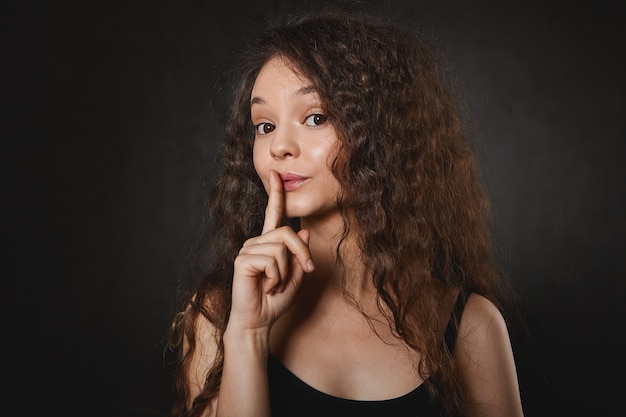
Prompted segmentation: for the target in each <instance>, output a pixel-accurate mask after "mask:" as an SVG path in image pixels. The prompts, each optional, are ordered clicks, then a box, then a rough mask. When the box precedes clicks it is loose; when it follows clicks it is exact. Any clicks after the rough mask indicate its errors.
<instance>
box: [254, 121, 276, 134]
mask: <svg viewBox="0 0 626 417" xmlns="http://www.w3.org/2000/svg"><path fill="white" fill-rule="evenodd" d="M275 128H276V127H275V126H274V125H273V124H271V123H265V122H264V123H259V124H258V125H256V126H254V130H255V132H256V133H257V135H267V134H268V133H271V132H273V131H274V129H275Z"/></svg>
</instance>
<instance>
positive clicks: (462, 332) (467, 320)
mask: <svg viewBox="0 0 626 417" xmlns="http://www.w3.org/2000/svg"><path fill="white" fill-rule="evenodd" d="M459 336H460V338H461V339H462V340H463V339H465V338H467V337H471V339H473V341H474V342H475V343H481V341H482V343H489V341H490V340H491V341H492V342H493V341H496V340H497V339H499V338H502V337H504V338H505V339H506V340H507V341H508V338H509V335H508V330H507V327H506V323H505V321H504V317H503V316H502V313H501V312H500V310H498V308H497V307H496V306H495V304H494V303H493V302H491V301H490V300H489V299H487V298H486V297H483V296H482V295H479V294H471V295H470V296H469V298H468V300H467V304H466V305H465V310H464V311H463V316H462V318H461V323H460V326H459ZM493 339H496V340H493Z"/></svg>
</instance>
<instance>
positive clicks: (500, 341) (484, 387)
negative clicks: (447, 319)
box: [454, 294, 523, 416]
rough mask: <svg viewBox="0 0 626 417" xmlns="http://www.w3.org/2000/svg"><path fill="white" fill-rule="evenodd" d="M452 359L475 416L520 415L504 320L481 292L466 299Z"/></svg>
mask: <svg viewBox="0 0 626 417" xmlns="http://www.w3.org/2000/svg"><path fill="white" fill-rule="evenodd" d="M454 358H455V362H456V363H457V367H458V370H459V375H460V379H461V381H462V384H463V388H464V391H465V392H466V394H467V396H468V399H469V402H470V404H472V407H473V408H474V413H475V415H479V416H496V415H510V416H521V415H523V413H522V411H521V400H520V395H519V386H518V381H517V371H516V368H515V360H514V358H513V351H512V348H511V342H510V339H509V333H508V329H507V325H506V322H505V320H504V317H503V316H502V313H501V312H500V310H499V309H498V308H497V307H496V305H495V304H494V303H493V302H491V301H490V300H488V299H487V298H485V297H483V296H481V295H478V294H471V295H470V296H469V298H468V300H467V304H466V306H465V310H464V311H463V315H462V317H461V322H460V324H459V332H458V339H457V343H456V345H455V348H454Z"/></svg>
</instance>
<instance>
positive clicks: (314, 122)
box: [304, 114, 326, 126]
mask: <svg viewBox="0 0 626 417" xmlns="http://www.w3.org/2000/svg"><path fill="white" fill-rule="evenodd" d="M324 123H326V116H324V115H323V114H312V115H310V116H309V117H307V118H306V119H305V120H304V124H305V125H307V126H319V125H323V124H324Z"/></svg>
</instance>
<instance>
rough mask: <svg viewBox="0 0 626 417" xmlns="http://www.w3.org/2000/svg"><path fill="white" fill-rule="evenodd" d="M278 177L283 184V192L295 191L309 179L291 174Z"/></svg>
mask: <svg viewBox="0 0 626 417" xmlns="http://www.w3.org/2000/svg"><path fill="white" fill-rule="evenodd" d="M278 175H280V179H281V181H282V182H283V190H284V191H285V192H289V191H293V190H295V189H296V188H298V187H300V186H301V185H302V184H304V183H305V182H306V181H307V180H308V179H309V178H308V177H303V176H301V175H297V174H293V173H291V172H287V173H284V174H278Z"/></svg>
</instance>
